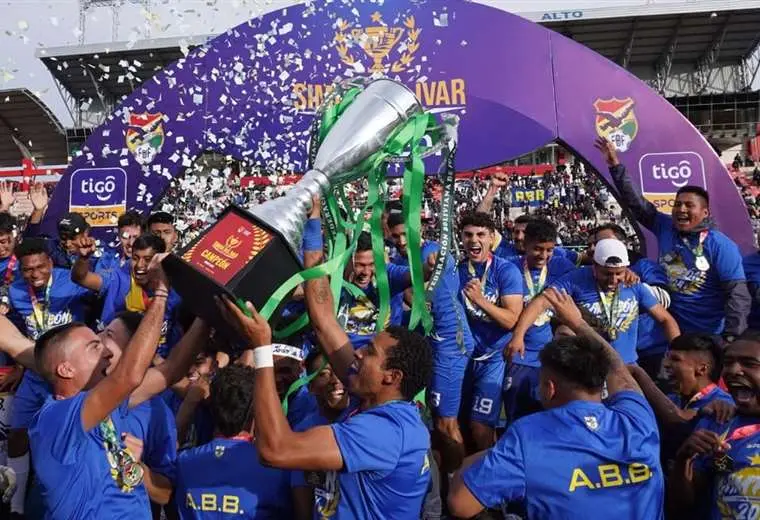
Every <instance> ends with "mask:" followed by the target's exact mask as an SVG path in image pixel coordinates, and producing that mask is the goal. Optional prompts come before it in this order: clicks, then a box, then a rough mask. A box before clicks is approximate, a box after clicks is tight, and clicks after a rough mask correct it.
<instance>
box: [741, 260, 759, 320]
mask: <svg viewBox="0 0 760 520" xmlns="http://www.w3.org/2000/svg"><path fill="white" fill-rule="evenodd" d="M742 264H743V266H744V274H745V275H746V276H747V284H748V285H749V291H750V296H752V310H751V311H750V313H749V317H748V325H749V328H750V329H754V330H760V301H759V300H758V298H757V291H758V289H760V253H752V254H751V255H747V256H745V257H744V261H743V262H742Z"/></svg>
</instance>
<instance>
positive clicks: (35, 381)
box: [11, 370, 53, 430]
mask: <svg viewBox="0 0 760 520" xmlns="http://www.w3.org/2000/svg"><path fill="white" fill-rule="evenodd" d="M52 393H53V389H52V388H51V386H50V383H48V382H47V381H45V380H44V379H43V378H42V376H41V375H39V374H38V373H37V372H35V371H34V370H24V375H23V377H22V378H21V384H19V386H18V388H17V389H16V393H15V395H14V396H13V406H11V428H12V429H14V430H19V429H21V430H26V429H27V428H29V425H30V424H31V423H32V418H34V414H36V413H37V412H38V411H39V410H40V408H42V405H43V404H45V401H46V400H47V398H48V397H50V396H51V395H52Z"/></svg>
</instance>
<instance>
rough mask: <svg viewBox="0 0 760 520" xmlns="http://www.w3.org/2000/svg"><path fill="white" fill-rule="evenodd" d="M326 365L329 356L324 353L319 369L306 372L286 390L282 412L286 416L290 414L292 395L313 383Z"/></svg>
mask: <svg viewBox="0 0 760 520" xmlns="http://www.w3.org/2000/svg"><path fill="white" fill-rule="evenodd" d="M326 366H327V356H325V355H324V354H322V364H321V365H320V366H319V368H318V369H316V370H315V371H314V372H312V373H311V374H306V375H303V376H301V377H299V378H298V379H296V380H295V381H293V382H292V383H291V384H290V386H289V387H288V391H287V392H285V397H283V398H282V413H283V414H284V415H285V416H286V417H287V415H288V406H289V404H290V403H289V402H288V400H289V399H290V396H291V395H293V394H295V393H296V392H298V391H299V390H300V389H301V388H303V387H304V386H306V385H308V384H309V383H311V382H312V381H313V380H314V378H315V377H317V375H319V373H320V372H321V371H323V370H324V369H325V367H326Z"/></svg>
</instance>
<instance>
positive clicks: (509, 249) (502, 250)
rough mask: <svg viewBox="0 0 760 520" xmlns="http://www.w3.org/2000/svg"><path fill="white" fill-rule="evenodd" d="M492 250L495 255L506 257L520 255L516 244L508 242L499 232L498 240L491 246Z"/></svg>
mask: <svg viewBox="0 0 760 520" xmlns="http://www.w3.org/2000/svg"><path fill="white" fill-rule="evenodd" d="M491 252H492V253H493V254H494V256H498V257H500V258H504V259H508V258H512V257H513V256H519V255H520V252H519V251H518V250H517V248H516V247H515V245H514V244H513V243H512V242H508V241H507V240H506V239H505V238H504V235H502V234H499V235H498V236H497V238H496V241H495V242H494V244H493V246H491Z"/></svg>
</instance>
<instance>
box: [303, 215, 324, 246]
mask: <svg viewBox="0 0 760 520" xmlns="http://www.w3.org/2000/svg"><path fill="white" fill-rule="evenodd" d="M303 250H304V251H319V252H320V253H321V252H322V221H321V220H320V219H318V218H310V219H309V220H307V221H306V225H305V226H304V228H303Z"/></svg>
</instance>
